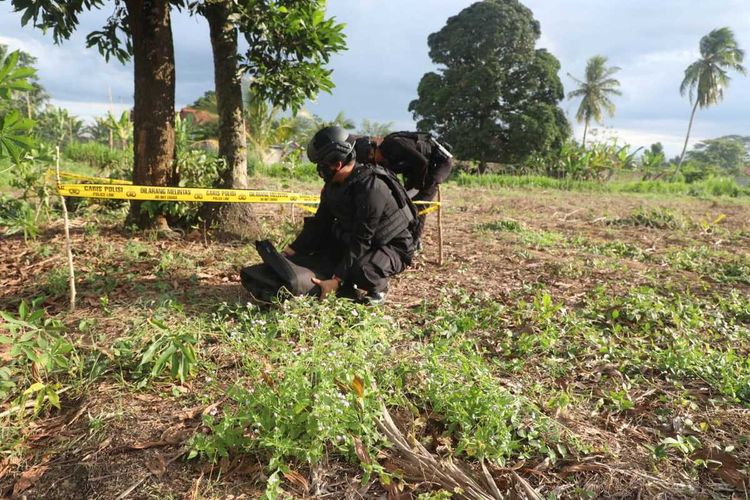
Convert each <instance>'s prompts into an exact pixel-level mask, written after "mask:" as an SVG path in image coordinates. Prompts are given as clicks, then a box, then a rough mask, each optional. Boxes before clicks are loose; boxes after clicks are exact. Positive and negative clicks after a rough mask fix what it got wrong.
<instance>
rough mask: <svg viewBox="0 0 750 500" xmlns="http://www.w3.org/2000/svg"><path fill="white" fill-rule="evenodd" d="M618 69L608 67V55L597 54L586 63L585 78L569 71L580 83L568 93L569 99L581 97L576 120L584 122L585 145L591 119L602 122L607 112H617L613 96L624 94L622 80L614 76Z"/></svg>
mask: <svg viewBox="0 0 750 500" xmlns="http://www.w3.org/2000/svg"><path fill="white" fill-rule="evenodd" d="M618 71H620V68H619V67H617V66H611V67H609V68H608V67H607V58H606V57H604V56H600V55H596V56H594V57H592V58H591V59H589V60H588V62H587V63H586V77H585V78H584V79H583V80H579V79H578V78H576V77H574V76H573V75H571V74H570V73H568V76H569V77H570V78H572V79H573V80H575V82H576V83H577V84H578V88H577V89H575V90H574V91H572V92H570V93H569V94H568V99H577V98H579V97H580V98H581V104H580V105H579V106H578V111H577V112H576V120H578V123H584V127H583V142H582V144H583V145H584V146H585V145H586V132H587V131H588V128H589V124H590V123H591V120H592V119H593V120H594V121H595V122H597V123H601V122H602V119H603V114H604V113H605V112H606V113H607V115H609V116H610V117H612V116H614V114H615V104H614V103H613V102H612V96H619V95H622V92H620V90H619V87H620V82H619V81H618V80H617V79H615V78H613V75H614V74H615V73H617V72H618Z"/></svg>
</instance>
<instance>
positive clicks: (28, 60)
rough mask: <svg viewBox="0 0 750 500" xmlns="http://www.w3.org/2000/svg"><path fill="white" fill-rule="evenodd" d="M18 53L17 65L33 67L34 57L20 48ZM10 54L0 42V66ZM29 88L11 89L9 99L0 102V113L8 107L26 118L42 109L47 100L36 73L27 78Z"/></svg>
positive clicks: (31, 116) (47, 97)
mask: <svg viewBox="0 0 750 500" xmlns="http://www.w3.org/2000/svg"><path fill="white" fill-rule="evenodd" d="M17 53H18V67H21V68H34V67H35V65H36V57H33V56H32V55H31V54H28V53H26V52H24V51H22V50H19V51H17ZM9 55H10V52H9V51H8V46H7V45H3V44H0V66H2V65H3V63H4V62H5V60H6V59H7V58H8V56H9ZM28 82H29V85H30V88H29V89H28V90H24V91H22V92H19V91H11V93H10V99H9V100H8V101H5V102H2V103H0V113H2V112H3V111H7V110H10V109H14V110H16V111H19V112H20V113H21V114H23V115H25V116H26V117H27V118H33V117H34V116H36V114H37V112H39V110H41V109H43V108H44V106H45V105H46V104H47V102H48V101H49V96H48V95H47V92H45V91H44V87H42V85H41V84H40V83H39V78H38V77H37V76H36V73H35V74H33V75H31V76H30V77H29V78H28Z"/></svg>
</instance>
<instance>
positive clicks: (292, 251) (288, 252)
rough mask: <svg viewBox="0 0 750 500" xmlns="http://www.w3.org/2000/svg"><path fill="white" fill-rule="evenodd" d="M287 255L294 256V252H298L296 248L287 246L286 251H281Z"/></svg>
mask: <svg viewBox="0 0 750 500" xmlns="http://www.w3.org/2000/svg"><path fill="white" fill-rule="evenodd" d="M281 253H282V254H283V255H284V256H285V257H294V254H296V253H297V252H295V251H294V248H292V247H290V246H287V247H286V248H285V249H284V251H282V252H281Z"/></svg>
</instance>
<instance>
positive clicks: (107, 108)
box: [51, 99, 132, 121]
mask: <svg viewBox="0 0 750 500" xmlns="http://www.w3.org/2000/svg"><path fill="white" fill-rule="evenodd" d="M51 101H52V105H53V106H57V107H60V108H65V109H67V110H68V111H70V112H71V113H72V114H73V115H75V116H77V117H79V118H83V119H85V120H87V121H93V119H94V118H96V117H98V116H103V115H105V114H107V112H112V113H113V114H114V115H115V116H117V115H119V114H120V113H122V112H123V111H129V110H130V109H131V108H132V106H131V105H130V104H120V103H112V104H110V103H109V102H106V101H67V100H61V99H52V100H51Z"/></svg>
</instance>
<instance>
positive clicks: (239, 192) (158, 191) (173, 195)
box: [47, 170, 440, 215]
mask: <svg viewBox="0 0 750 500" xmlns="http://www.w3.org/2000/svg"><path fill="white" fill-rule="evenodd" d="M53 174H54V171H51V170H50V171H48V172H47V175H48V176H52V175H53ZM60 177H65V178H69V179H77V180H84V181H88V182H91V183H90V184H63V183H61V184H58V185H57V191H58V193H59V194H60V195H62V196H69V197H76V198H101V199H109V200H138V201H186V202H199V203H206V202H209V203H292V204H294V205H296V206H297V207H299V208H301V209H303V210H306V211H308V212H311V213H315V212H316V211H317V208H316V207H312V206H310V205H318V204H319V203H320V197H319V196H315V195H305V194H297V193H285V192H282V191H262V190H253V189H210V188H187V187H161V186H135V185H133V184H132V183H131V182H130V181H123V180H120V179H104V178H100V177H89V176H85V175H79V174H72V173H70V172H60ZM414 204H415V205H418V206H421V205H427V208H425V209H424V210H421V211H420V212H419V215H426V214H428V213H431V212H434V211H435V210H437V209H438V208H439V207H440V203H438V202H435V201H417V202H414Z"/></svg>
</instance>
